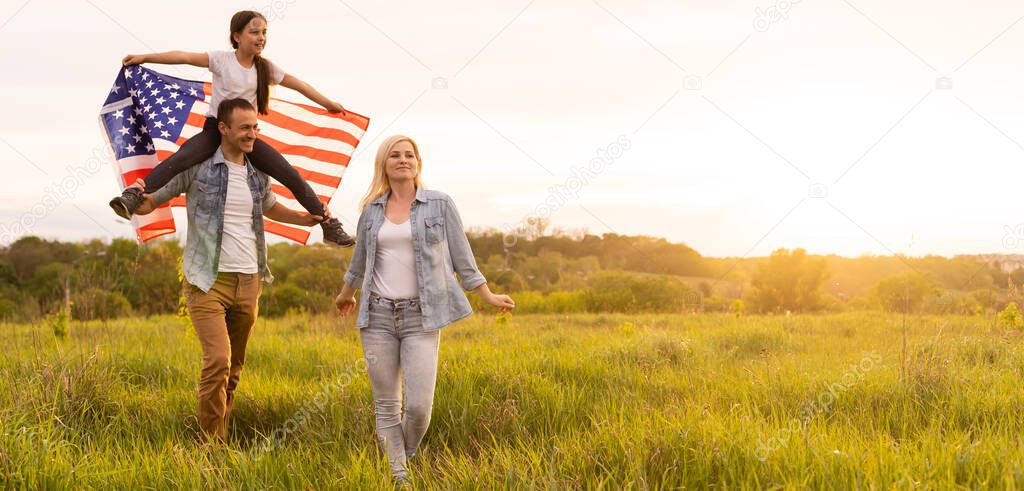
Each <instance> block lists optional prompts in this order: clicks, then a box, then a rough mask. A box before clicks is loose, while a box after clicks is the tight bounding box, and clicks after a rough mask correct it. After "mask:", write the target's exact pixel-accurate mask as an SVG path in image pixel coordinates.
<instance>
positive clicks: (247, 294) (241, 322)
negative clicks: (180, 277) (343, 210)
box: [134, 99, 330, 441]
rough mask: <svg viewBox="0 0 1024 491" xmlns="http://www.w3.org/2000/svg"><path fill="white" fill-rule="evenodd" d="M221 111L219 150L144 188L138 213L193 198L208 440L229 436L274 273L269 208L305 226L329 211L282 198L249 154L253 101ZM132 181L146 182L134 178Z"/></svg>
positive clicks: (193, 266) (192, 311)
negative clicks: (292, 205)
mask: <svg viewBox="0 0 1024 491" xmlns="http://www.w3.org/2000/svg"><path fill="white" fill-rule="evenodd" d="M217 114H218V116H219V122H218V125H217V127H218V129H219V130H220V134H221V145H220V148H218V149H217V151H216V153H214V154H213V156H212V157H210V158H209V159H207V160H206V161H205V162H203V163H201V164H198V165H195V166H193V167H191V168H190V169H188V170H186V171H184V172H182V173H181V174H179V175H178V176H176V177H175V178H174V179H172V180H171V181H170V182H169V183H168V184H167V185H166V186H164V187H163V188H160V189H159V190H157V191H156V192H155V193H153V194H152V195H146V196H145V201H144V202H143V204H142V205H141V206H139V208H138V211H137V212H136V213H138V214H142V215H145V214H148V213H151V212H152V211H153V210H154V209H155V208H156V207H157V206H159V205H161V204H163V203H165V202H167V201H168V200H170V199H171V198H173V197H175V196H178V195H179V194H181V193H182V192H184V193H185V196H186V198H187V215H188V239H187V240H186V241H185V253H184V258H183V262H182V271H183V272H184V274H185V282H184V284H183V285H182V288H183V290H184V295H185V303H186V305H187V306H188V311H189V315H190V316H191V318H192V324H193V325H194V326H195V329H196V334H197V335H198V338H199V343H200V344H201V345H202V348H203V369H202V372H201V374H200V379H199V411H198V413H199V426H200V427H201V428H202V432H203V435H202V436H203V438H204V440H208V439H219V440H222V441H223V440H224V439H225V438H226V437H227V427H228V421H229V419H230V415H231V407H232V404H233V402H234V392H235V388H236V387H237V386H238V379H239V376H240V375H241V373H242V365H243V363H244V362H245V346H246V342H247V341H248V340H249V333H250V332H252V326H253V324H255V322H256V316H257V310H258V308H257V307H258V304H257V302H258V301H259V297H260V292H261V290H262V283H261V281H264V282H267V283H270V282H271V281H273V279H274V278H273V276H271V274H270V269H269V267H268V266H267V253H266V244H265V237H264V232H263V216H266V217H267V218H270V219H273V220H276V221H279V222H285V223H292V224H295V225H305V226H311V225H315V224H317V223H319V222H320V221H321V220H322V219H323V217H319V216H313V215H310V214H308V213H306V212H298V211H293V210H290V209H288V208H285V207H284V206H283V205H281V204H280V203H278V202H277V200H276V198H275V197H274V193H273V192H271V190H270V184H269V178H268V177H267V175H266V174H264V173H262V172H259V171H257V170H255V168H253V167H252V165H251V164H250V163H249V161H248V159H247V158H246V157H245V154H246V153H248V152H251V151H252V148H253V144H254V143H255V142H256V135H257V133H258V131H259V129H258V123H257V120H256V109H255V108H253V107H252V104H251V103H249V102H248V101H246V100H245V99H228V100H225V101H223V102H221V103H220V105H219V106H218V109H217ZM140 181H141V180H140ZM134 186H144V184H143V183H141V182H136V184H134ZM329 216H330V214H329V213H328V217H329Z"/></svg>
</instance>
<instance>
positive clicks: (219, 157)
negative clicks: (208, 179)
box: [213, 146, 254, 174]
mask: <svg viewBox="0 0 1024 491" xmlns="http://www.w3.org/2000/svg"><path fill="white" fill-rule="evenodd" d="M213 163H214V164H226V163H227V159H225V158H224V152H223V151H221V149H220V146H218V147H217V150H216V151H215V152H213ZM242 163H244V164H245V169H246V171H248V173H249V174H252V173H253V172H254V169H253V167H252V164H251V163H249V157H248V156H247V155H246V154H244V153H243V154H242Z"/></svg>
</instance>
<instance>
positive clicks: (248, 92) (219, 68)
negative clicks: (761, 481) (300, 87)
mask: <svg viewBox="0 0 1024 491" xmlns="http://www.w3.org/2000/svg"><path fill="white" fill-rule="evenodd" d="M207 56H209V57H210V73H213V95H212V96H211V97H210V110H209V111H207V112H206V115H207V116H213V117H217V106H218V105H219V104H220V103H221V101H223V100H225V99H236V98H239V97H240V98H242V99H245V100H247V101H249V102H251V103H252V106H253V107H256V64H255V63H254V64H253V66H251V67H249V68H245V67H243V66H242V65H241V64H240V63H238V58H236V57H235V52H234V51H210V52H209V53H207ZM267 63H268V64H269V65H270V84H271V85H277V84H279V83H281V81H282V80H284V75H285V73H284V70H282V69H280V68H279V67H278V66H277V65H275V64H273V63H271V62H270V60H267Z"/></svg>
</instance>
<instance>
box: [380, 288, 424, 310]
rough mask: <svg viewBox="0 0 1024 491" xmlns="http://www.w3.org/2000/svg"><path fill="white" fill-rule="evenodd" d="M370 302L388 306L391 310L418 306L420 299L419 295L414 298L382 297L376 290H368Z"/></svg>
mask: <svg viewBox="0 0 1024 491" xmlns="http://www.w3.org/2000/svg"><path fill="white" fill-rule="evenodd" d="M370 302H372V303H375V304H377V305H382V306H384V307H387V308H389V309H391V310H397V309H399V308H406V307H419V306H420V299H419V297H414V298H394V299H392V298H387V297H382V296H380V294H378V293H377V292H372V291H371V292H370Z"/></svg>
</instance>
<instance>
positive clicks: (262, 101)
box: [253, 56, 270, 114]
mask: <svg viewBox="0 0 1024 491" xmlns="http://www.w3.org/2000/svg"><path fill="white" fill-rule="evenodd" d="M253 62H254V63H255V64H256V111H257V112H259V113H260V114H267V112H268V111H267V106H269V105H270V62H269V61H267V60H266V59H264V58H263V57H262V56H256V59H255V60H253Z"/></svg>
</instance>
